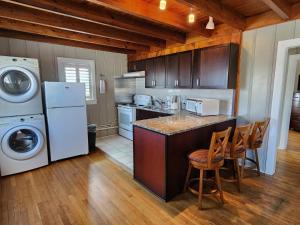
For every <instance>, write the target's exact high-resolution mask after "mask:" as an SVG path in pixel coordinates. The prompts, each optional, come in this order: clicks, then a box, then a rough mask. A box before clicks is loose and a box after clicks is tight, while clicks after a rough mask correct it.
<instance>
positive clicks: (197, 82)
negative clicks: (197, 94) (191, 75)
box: [196, 78, 199, 87]
mask: <svg viewBox="0 0 300 225" xmlns="http://www.w3.org/2000/svg"><path fill="white" fill-rule="evenodd" d="M196 85H197V87H199V78H197V80H196Z"/></svg>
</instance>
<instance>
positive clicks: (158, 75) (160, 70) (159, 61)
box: [154, 56, 166, 88]
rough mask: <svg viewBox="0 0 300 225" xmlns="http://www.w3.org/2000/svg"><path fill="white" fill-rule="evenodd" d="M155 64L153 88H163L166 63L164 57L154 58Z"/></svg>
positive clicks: (164, 85)
mask: <svg viewBox="0 0 300 225" xmlns="http://www.w3.org/2000/svg"><path fill="white" fill-rule="evenodd" d="M154 65H155V79H154V87H155V88H164V87H166V63H165V57H164V56H161V57H157V58H154Z"/></svg>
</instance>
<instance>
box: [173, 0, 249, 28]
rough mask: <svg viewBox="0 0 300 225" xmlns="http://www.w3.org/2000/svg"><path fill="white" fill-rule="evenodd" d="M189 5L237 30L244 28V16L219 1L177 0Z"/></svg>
mask: <svg viewBox="0 0 300 225" xmlns="http://www.w3.org/2000/svg"><path fill="white" fill-rule="evenodd" d="M179 1H181V2H183V3H185V4H188V5H189V6H191V7H195V8H197V9H199V10H201V12H203V13H205V14H206V15H207V16H212V17H213V18H215V19H216V20H218V21H221V22H223V23H225V24H227V25H229V26H231V27H234V28H236V29H239V30H244V29H245V26H246V18H245V17H244V16H243V15H241V14H238V13H237V12H234V11H232V10H231V9H229V8H228V7H226V6H225V5H223V4H222V3H221V2H220V1H217V0H179Z"/></svg>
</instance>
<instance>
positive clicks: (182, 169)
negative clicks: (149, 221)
mask: <svg viewBox="0 0 300 225" xmlns="http://www.w3.org/2000/svg"><path fill="white" fill-rule="evenodd" d="M235 124H236V119H235V118H234V117H230V116H225V115H221V116H206V117H200V116H196V115H192V114H189V113H187V112H180V113H177V114H175V115H172V116H166V117H159V118H154V119H146V120H140V121H136V122H135V123H134V139H133V154H134V155H133V157H134V179H135V180H136V181H138V182H139V183H140V184H142V185H143V186H145V187H146V188H147V189H149V190H150V191H151V192H153V193H154V194H156V195H157V196H159V197H160V198H162V199H164V200H166V201H168V200H170V199H171V198H173V197H174V196H176V195H177V194H179V193H181V192H182V189H183V186H184V180H185V176H186V172H187V168H188V157H187V156H188V154H189V153H191V152H192V151H195V150H197V149H200V148H208V147H209V144H210V139H211V135H212V133H213V132H214V131H221V130H225V129H226V128H227V127H229V126H230V127H232V128H233V130H234V128H235Z"/></svg>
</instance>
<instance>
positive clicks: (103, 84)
mask: <svg viewBox="0 0 300 225" xmlns="http://www.w3.org/2000/svg"><path fill="white" fill-rule="evenodd" d="M105 92H106V82H105V80H99V93H100V95H101V94H105Z"/></svg>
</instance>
